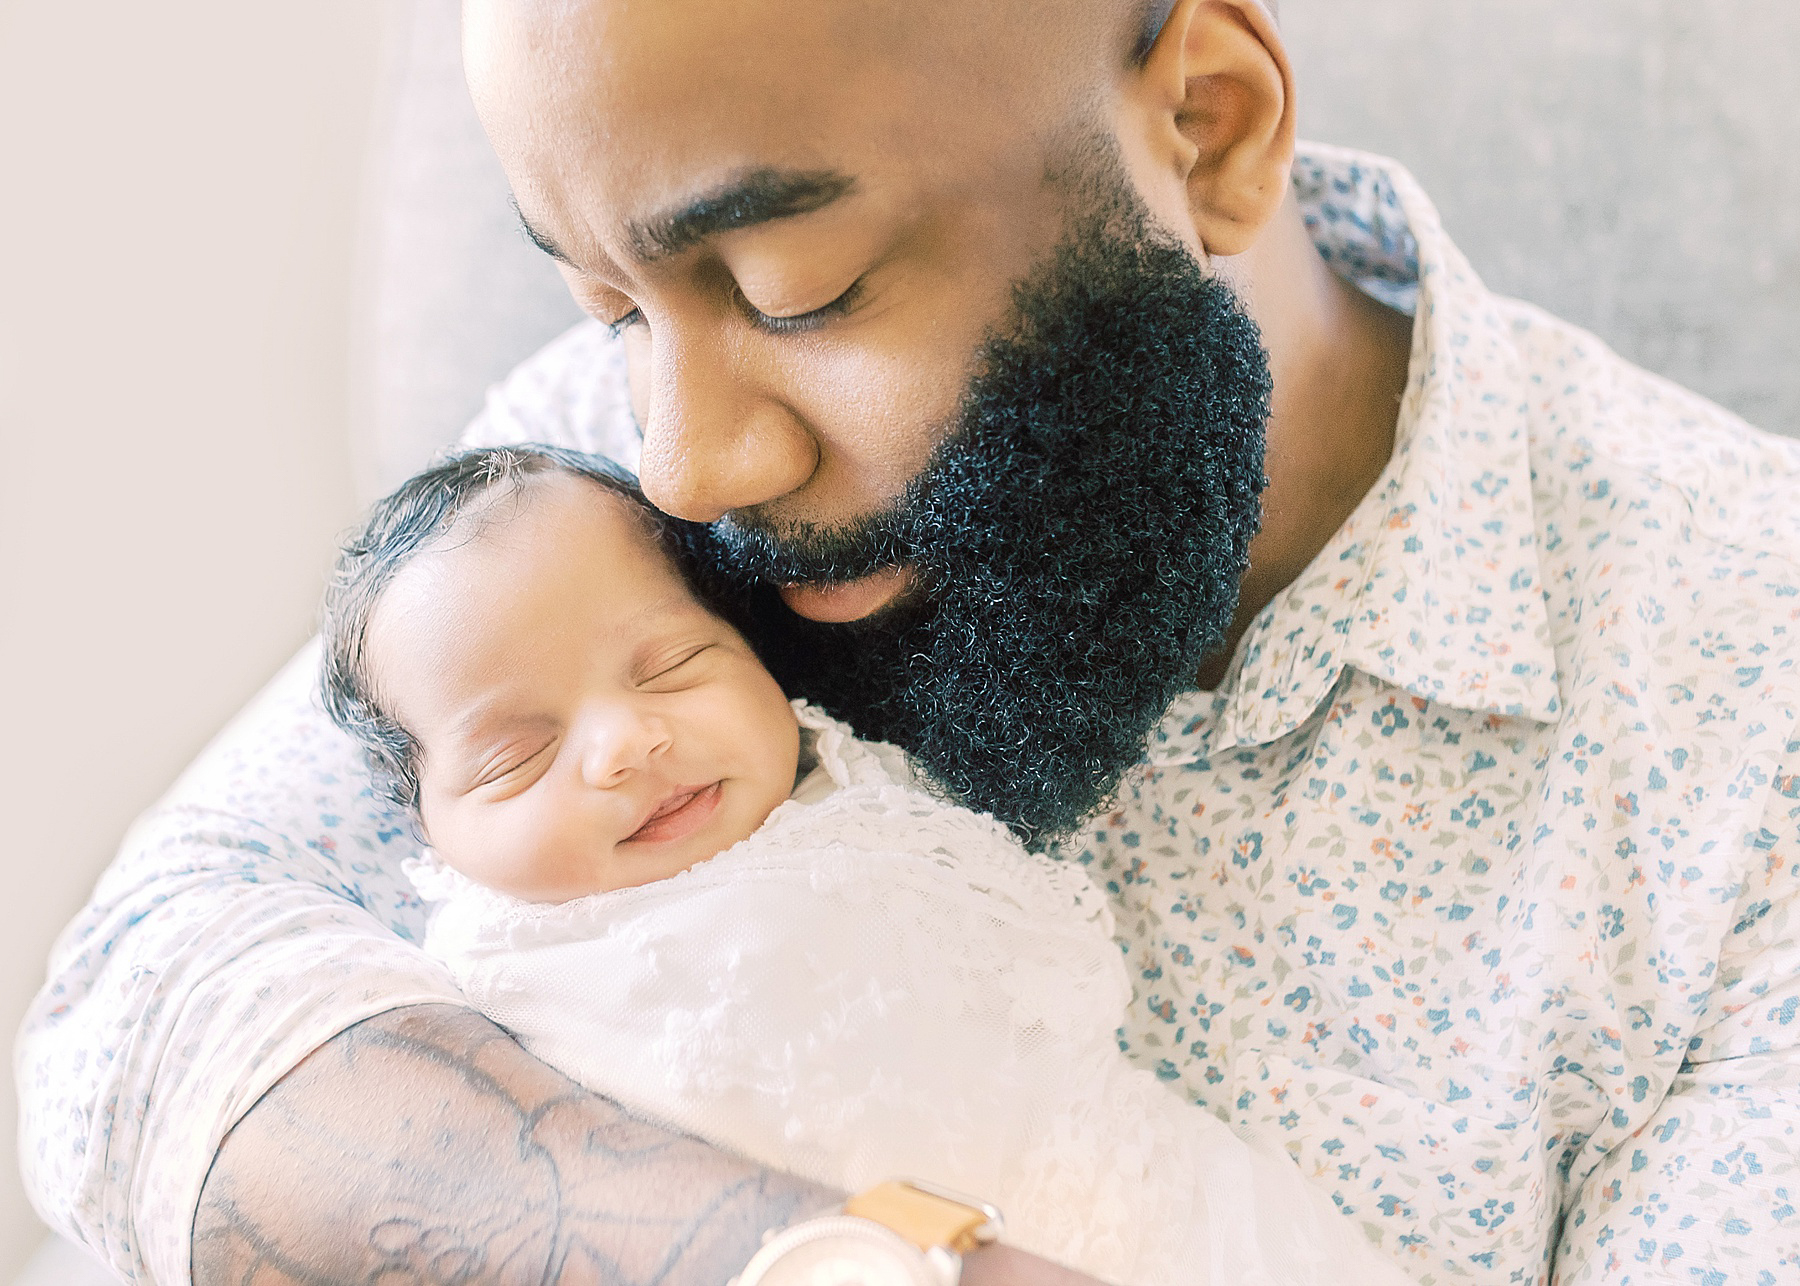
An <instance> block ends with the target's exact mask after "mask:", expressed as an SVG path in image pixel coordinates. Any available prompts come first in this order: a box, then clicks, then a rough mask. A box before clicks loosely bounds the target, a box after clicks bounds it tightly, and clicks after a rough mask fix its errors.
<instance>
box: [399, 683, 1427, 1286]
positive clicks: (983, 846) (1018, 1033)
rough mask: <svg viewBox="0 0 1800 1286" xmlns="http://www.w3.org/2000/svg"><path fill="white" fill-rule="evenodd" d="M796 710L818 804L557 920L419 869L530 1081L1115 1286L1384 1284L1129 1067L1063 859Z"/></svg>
mask: <svg viewBox="0 0 1800 1286" xmlns="http://www.w3.org/2000/svg"><path fill="white" fill-rule="evenodd" d="M795 708H796V710H797V711H799V713H800V716H801V722H802V724H803V725H804V726H806V727H808V728H809V729H811V730H812V731H813V733H814V734H815V738H816V739H815V742H814V746H815V751H816V753H817V755H818V758H819V760H820V766H821V769H822V770H823V771H824V772H826V773H828V774H829V776H830V778H831V781H832V782H833V783H835V786H836V789H835V790H832V791H831V792H830V793H828V794H826V795H825V796H824V797H823V798H822V799H818V800H817V802H812V803H803V802H800V801H799V800H789V801H788V802H786V803H784V804H783V805H781V807H779V808H777V809H776V810H775V812H774V813H773V814H771V815H770V817H769V819H768V821H767V822H766V823H764V825H763V826H762V828H761V829H759V830H758V831H757V832H756V834H755V835H753V836H751V837H750V838H749V839H747V840H744V841H743V842H742V843H739V844H737V845H734V846H733V847H732V848H730V849H728V850H726V851H725V852H723V853H721V854H719V855H718V856H717V857H714V858H713V859H711V860H710V861H707V862H704V863H702V864H700V865H698V866H696V867H694V868H692V869H691V870H688V871H686V872H684V873H682V874H680V875H677V876H675V877H674V878H672V879H668V880H662V881H659V882H657V883H654V884H649V885H644V886H642V887H639V888H632V889H622V890H619V891H617V892H613V893H601V894H595V895H592V896H589V897H584V898H579V899H576V900H574V901H571V902H565V903H561V904H556V905H546V904H537V903H527V902H521V901H518V900H516V899H514V898H511V897H507V896H505V895H503V894H499V893H495V892H492V891H490V890H487V889H484V888H481V887H480V886H477V885H475V884H474V883H472V882H471V881H469V880H467V879H465V878H464V877H462V876H460V875H458V874H456V873H455V872H453V871H450V870H448V869H447V868H444V867H443V866H441V865H438V864H436V863H434V862H431V861H430V860H427V861H425V862H422V863H419V864H416V865H415V867H414V869H413V877H414V881H415V883H417V884H418V886H419V888H420V891H421V893H422V894H423V895H424V896H425V897H426V898H427V899H429V900H432V901H439V902H441V903H442V905H441V907H439V908H438V909H437V911H436V913H435V915H434V917H433V919H432V922H431V927H430V930H429V934H428V937H427V942H426V946H427V949H428V950H430V951H431V952H432V953H433V954H434V955H436V956H438V957H439V958H441V959H442V960H444V961H445V962H446V963H447V964H448V965H449V967H450V969H451V970H452V972H453V973H454V974H455V976H456V978H457V980H458V982H459V983H460V984H461V986H462V988H463V990H464V991H465V992H466V993H467V994H468V997H469V999H470V1001H471V1002H472V1003H473V1004H474V1005H475V1006H476V1007H477V1008H479V1009H480V1010H481V1011H482V1012H484V1013H485V1014H487V1015H488V1016H489V1017H490V1018H492V1019H493V1020H494V1021H495V1022H497V1023H499V1024H501V1025H502V1026H504V1027H506V1028H508V1029H509V1030H510V1031H512V1032H513V1033H514V1034H515V1035H516V1036H517V1037H518V1038H519V1040H520V1041H521V1043H523V1044H524V1046H525V1047H526V1048H527V1049H529V1050H530V1051H531V1052H532V1053H533V1054H535V1055H536V1056H538V1057H539V1058H541V1059H543V1060H544V1061H545V1062H547V1063H549V1064H551V1065H552V1066H554V1067H556V1068H558V1069H560V1070H561V1071H562V1072H563V1073H565V1074H566V1075H568V1076H569V1077H571V1078H572V1079H574V1080H576V1081H579V1082H580V1083H581V1084H583V1085H585V1086H587V1087H589V1088H590V1089H593V1090H595V1091H597V1092H599V1093H601V1094H604V1095H606V1096H607V1097H609V1098H612V1099H614V1100H616V1101H618V1102H620V1103H623V1104H625V1105H627V1106H628V1107H630V1108H632V1109H633V1110H634V1111H637V1112H639V1113H640V1114H642V1115H645V1116H647V1117H649V1118H652V1119H656V1120H659V1121H662V1122H664V1123H666V1124H668V1125H670V1126H673V1127H675V1128H677V1129H680V1130H683V1131H686V1132H688V1133H692V1134H695V1135H698V1136H700V1137H702V1138H705V1139H707V1140H709V1141H711V1142H712V1143H714V1144H716V1145H718V1146H720V1147H723V1148H726V1149H728V1150H730V1151H732V1152H736V1153H738V1154H740V1155H743V1156H747V1157H750V1158H752V1159H754V1160H756V1161H759V1162H761V1163H763V1164H766V1165H769V1166H771V1167H774V1168H777V1169H780V1170H785V1171H787V1172H789V1173H794V1174H799V1175H802V1176H804V1177H806V1178H809V1179H813V1180H815V1181H818V1182H821V1183H825V1184H829V1185H832V1186H834V1187H837V1188H839V1189H842V1190H846V1191H854V1190H856V1189H858V1188H861V1187H865V1186H868V1185H870V1184H872V1183H876V1182H879V1181H881V1180H883V1179H888V1178H893V1177H897V1176H910V1177H914V1178H921V1179H927V1180H931V1181H935V1182H937V1183H940V1184H944V1185H946V1186H949V1187H952V1188H957V1189H960V1190H962V1191H966V1192H972V1193H976V1194H979V1195H980V1196H982V1197H983V1198H984V1199H987V1200H991V1201H993V1202H994V1203H995V1204H996V1205H998V1206H999V1207H1000V1208H1001V1209H1002V1210H1003V1211H1004V1212H1005V1214H1006V1217H1007V1239H1008V1240H1009V1241H1011V1242H1013V1243H1015V1244H1017V1245H1020V1246H1023V1247H1025V1248H1026V1249H1029V1250H1031V1251H1034V1252H1036V1253H1038V1254H1041V1255H1044V1256H1046V1257H1048V1258H1051V1259H1055V1260H1059V1261H1061V1262H1063V1263H1066V1264H1070V1265H1072V1266H1074V1267H1078V1268H1081V1269H1083V1270H1084V1271H1086V1272H1088V1273H1091V1274H1093V1275H1094V1276H1097V1277H1100V1278H1102V1279H1104V1280H1108V1281H1113V1282H1119V1283H1127V1284H1128V1286H1161V1284H1163V1283H1168V1284H1169V1286H1176V1284H1180V1286H1199V1284H1201V1283H1209V1282H1217V1283H1221V1286H1224V1284H1228V1283H1229V1284H1239V1283H1241V1284H1244V1286H1251V1284H1255V1283H1265V1282H1266V1283H1277V1282H1279V1283H1284V1284H1285V1283H1303V1282H1318V1283H1325V1282H1330V1283H1334V1284H1339V1283H1365V1282H1368V1283H1374V1282H1400V1281H1404V1278H1403V1277H1402V1276H1401V1275H1400V1273H1399V1270H1398V1269H1397V1268H1396V1267H1394V1266H1392V1265H1390V1264H1389V1263H1388V1262H1387V1261H1386V1260H1384V1259H1381V1258H1380V1257H1379V1256H1378V1255H1376V1254H1375V1252H1373V1251H1372V1250H1370V1249H1369V1248H1368V1247H1367V1246H1366V1245H1365V1244H1363V1243H1362V1242H1361V1240H1360V1238H1359V1237H1358V1236H1357V1234H1356V1233H1355V1231H1354V1229H1353V1228H1352V1227H1351V1225H1350V1223H1349V1221H1348V1220H1345V1219H1343V1218H1341V1217H1340V1216H1338V1215H1337V1213H1336V1212H1335V1211H1334V1210H1333V1209H1332V1208H1331V1206H1330V1204H1329V1202H1328V1201H1327V1200H1326V1199H1325V1197H1324V1196H1323V1194H1321V1193H1318V1192H1316V1191H1315V1190H1313V1189H1312V1188H1311V1187H1310V1186H1309V1185H1308V1184H1307V1183H1306V1182H1305V1180H1304V1179H1303V1178H1302V1177H1301V1175H1300V1174H1299V1172H1298V1171H1297V1170H1296V1169H1295V1168H1294V1167H1293V1165H1292V1164H1291V1163H1290V1162H1289V1161H1288V1159H1287V1158H1286V1157H1285V1156H1283V1155H1280V1154H1277V1153H1273V1152H1263V1151H1261V1150H1258V1149H1254V1148H1252V1147H1250V1146H1249V1145H1247V1144H1246V1143H1244V1142H1243V1141H1242V1140H1240V1139H1239V1138H1238V1137H1237V1136H1236V1135H1234V1134H1233V1133H1232V1132H1231V1130H1230V1129H1229V1128H1228V1127H1227V1126H1226V1125H1225V1124H1224V1123H1222V1122H1221V1121H1219V1120H1218V1119H1217V1118H1215V1117H1213V1116H1211V1115H1209V1114H1208V1113H1207V1112H1205V1111H1204V1110H1202V1109H1199V1108H1196V1107H1193V1106H1191V1105H1190V1104H1188V1103H1187V1102H1186V1101H1185V1100H1184V1099H1181V1098H1180V1097H1178V1096H1177V1095H1176V1094H1174V1093H1173V1092H1171V1091H1170V1090H1169V1089H1168V1088H1167V1087H1166V1086H1164V1085H1163V1084H1161V1083H1160V1082H1159V1081H1157V1079H1156V1078H1155V1077H1154V1076H1153V1075H1152V1074H1151V1073H1149V1072H1147V1071H1143V1070H1140V1069H1136V1068H1133V1067H1132V1066H1131V1065H1130V1064H1129V1063H1128V1062H1127V1061H1126V1059H1125V1057H1124V1055H1123V1054H1121V1053H1120V1051H1119V1048H1118V1043H1117V1039H1116V1035H1115V1033H1116V1031H1117V1029H1118V1025H1119V1022H1120V1019H1121V1016H1122V1015H1123V1013H1124V1010H1125V1006H1126V1004H1127V1002H1128V1001H1129V999H1130V990H1129V985H1128V983H1127V981H1126V977H1125V968H1124V963H1123V960H1122V958H1121V955H1120V952H1119V949H1118V947H1117V946H1116V945H1115V944H1114V942H1113V940H1112V918H1111V915H1110V913H1109V911H1108V910H1107V907H1106V903H1105V900H1104V898H1103V896H1102V895H1101V894H1100V892H1099V891H1098V890H1097V889H1095V888H1094V886H1093V885H1092V883H1091V882H1090V881H1089V880H1088V878H1087V876H1086V874H1085V873H1084V872H1083V871H1082V870H1081V869H1080V868H1078V867H1070V866H1065V865H1063V864H1060V863H1057V862H1055V861H1053V860H1051V859H1049V858H1044V857H1039V856H1036V855H1032V854H1029V853H1027V852H1026V851H1025V850H1024V849H1023V848H1022V847H1021V846H1020V845H1019V844H1018V843H1017V841H1015V840H1014V839H1013V838H1012V836H1011V835H1010V834H1009V833H1008V832H1007V831H1006V830H1005V828H1003V827H1002V826H1000V825H999V824H998V823H997V822H995V821H993V820H992V819H991V818H987V817H983V816H979V815H977V814H975V813H972V812H969V811H968V810H966V809H962V808H956V807H953V806H950V805H947V804H944V803H942V802H940V801H938V800H935V799H933V798H932V797H930V796H929V795H927V794H925V793H923V792H922V791H920V790H918V789H916V788H913V787H912V786H911V785H910V784H908V783H907V782H906V781H905V780H904V776H905V774H904V769H903V768H901V767H899V765H900V763H901V759H900V756H899V754H898V752H897V751H893V750H892V748H891V747H874V746H871V745H869V744H867V743H864V742H859V741H857V740H856V739H855V738H854V737H852V736H850V735H849V733H848V730H847V729H845V728H844V727H843V726H842V725H840V724H837V723H834V722H833V721H831V720H830V719H827V718H825V717H824V716H822V715H820V714H818V713H817V712H816V711H813V710H811V709H810V708H808V707H805V706H804V705H802V704H801V703H796V707H795ZM816 793H817V792H815V791H802V792H801V794H802V796H803V797H812V796H813V795H815V794H816Z"/></svg>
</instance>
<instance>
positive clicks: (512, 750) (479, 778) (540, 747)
mask: <svg viewBox="0 0 1800 1286" xmlns="http://www.w3.org/2000/svg"><path fill="white" fill-rule="evenodd" d="M556 744H557V743H556V741H555V740H554V739H551V740H547V741H535V740H534V741H530V742H524V743H520V744H517V745H509V746H505V747H503V748H501V749H500V750H497V751H496V752H495V753H494V754H493V755H492V756H491V757H489V759H488V760H487V761H486V762H485V763H483V764H482V765H481V767H480V768H478V769H477V770H476V772H475V773H474V775H473V778H472V779H471V781H470V783H469V789H470V790H471V791H475V790H481V789H483V788H485V787H490V786H491V787H499V788H501V789H502V790H503V791H505V792H513V793H516V792H517V791H519V790H523V789H524V788H525V787H526V786H529V785H530V784H531V783H532V782H533V781H535V780H536V779H537V778H538V777H539V776H541V775H542V773H543V769H544V767H545V765H547V764H548V763H549V762H550V760H551V758H552V757H553V755H554V752H555V750H556ZM500 797H501V798H505V794H502V795H501V796H500Z"/></svg>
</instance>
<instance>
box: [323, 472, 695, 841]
mask: <svg viewBox="0 0 1800 1286" xmlns="http://www.w3.org/2000/svg"><path fill="white" fill-rule="evenodd" d="M549 475H563V476H572V477H577V478H585V479H587V480H588V481H590V482H592V483H594V484H595V485H596V486H599V487H601V488H603V489H605V490H607V491H610V492H612V493H613V494H615V495H618V496H621V497H623V498H625V499H626V500H629V501H630V502H631V503H632V504H634V505H636V506H638V507H639V508H640V509H642V510H643V512H644V514H645V515H646V517H647V518H648V519H649V520H650V522H651V523H652V524H653V529H654V530H655V532H656V533H657V536H658V538H659V539H661V540H662V541H663V543H664V544H665V545H666V546H667V548H668V549H669V552H670V555H671V556H672V557H675V558H677V559H678V561H679V559H680V552H681V551H680V538H679V533H678V532H677V530H676V528H675V526H674V525H673V524H671V523H670V522H669V520H668V519H666V518H664V516H663V515H662V514H660V513H658V512H657V510H656V509H655V508H653V507H652V506H651V504H650V502H649V501H648V500H646V499H644V493H643V492H641V491H639V490H638V485H637V479H635V478H633V477H632V476H631V474H630V473H628V472H626V471H625V470H624V469H622V468H620V467H619V466H618V465H616V464H614V463H613V462H612V461H610V460H607V459H605V458H603V457H601V456H595V455H584V454H583V453H581V452H579V451H570V450H567V449H565V448H562V447H551V446H539V445H537V444H535V443H531V444H526V445H522V446H507V447H478V448H475V449H472V450H465V451H458V452H455V453H454V454H451V455H448V456H445V457H444V458H443V459H441V460H439V461H438V462H437V463H435V464H433V465H431V466H430V467H429V468H427V469H425V470H424V471H422V472H420V473H417V474H414V475H413V476H412V477H411V478H408V479H407V480H406V481H405V482H404V483H402V484H401V485H400V487H399V489H398V490H396V491H395V492H394V493H393V494H391V495H389V496H386V497H384V498H383V499H381V500H378V501H376V503H375V506H374V508H372V509H371V510H370V511H369V515H368V517H367V518H366V519H364V521H363V525H362V526H361V527H360V528H359V529H358V530H357V531H356V532H355V534H354V535H352V536H351V537H350V538H349V539H348V540H346V541H345V542H344V546H343V549H342V550H341V551H340V552H339V554H338V559H337V565H336V566H335V567H334V568H333V569H332V574H331V581H330V584H329V586H328V587H327V589H326V591H325V611H324V623H323V626H322V628H321V630H320V635H321V640H320V641H321V643H322V652H323V654H322V656H321V658H320V664H319V690H320V696H321V698H322V700H323V702H324V705H325V712H326V713H327V714H329V715H330V716H331V720H332V722H333V723H335V724H337V726H338V727H340V728H342V729H343V730H344V731H345V732H347V733H349V734H350V735H351V736H352V737H354V738H355V739H356V741H357V743H358V744H359V745H361V747H362V749H363V751H364V753H365V754H366V755H367V757H368V761H369V768H370V772H371V774H372V775H373V777H374V779H375V784H376V786H377V788H378V789H380V790H381V791H382V792H383V793H384V794H386V795H387V796H388V798H389V799H391V800H392V801H393V802H394V803H395V804H397V805H398V806H399V807H401V808H405V809H408V810H411V811H414V812H416V811H417V809H418V805H419V762H418V755H419V747H418V743H417V741H415V740H414V738H413V735H412V733H411V732H409V731H408V730H407V729H406V728H405V727H404V726H403V725H402V724H401V723H400V721H399V720H397V719H395V718H394V717H393V715H391V714H390V713H389V712H388V711H387V710H386V709H384V708H383V706H382V704H381V700H380V696H379V694H378V693H377V692H376V691H375V689H374V686H373V682H372V677H371V675H370V673H369V668H368V658H367V655H366V652H365V641H366V637H367V634H368V629H369V618H370V616H371V615H372V614H373V613H374V610H375V604H376V603H377V602H378V601H380V598H381V593H382V591H383V590H384V589H386V588H387V586H388V584H389V583H390V582H391V581H392V580H393V579H394V577H395V576H397V575H398V574H399V573H400V571H401V569H402V568H404V567H405V566H406V565H407V564H408V563H410V562H411V561H412V560H413V559H414V558H415V557H416V556H417V555H419V554H420V553H422V552H425V551H426V550H428V549H431V548H433V547H434V546H436V545H438V544H439V543H440V542H441V541H442V540H443V539H444V538H445V537H446V536H449V535H450V534H451V533H453V532H456V531H458V530H461V529H465V528H468V527H471V526H474V525H478V524H480V523H482V522H485V521H486V520H487V519H488V517H489V516H490V513H491V511H492V508H493V505H494V504H495V502H497V501H500V500H504V499H505V498H507V497H508V496H511V497H515V498H521V497H522V496H523V493H524V492H525V491H526V490H527V489H528V488H529V487H530V485H531V481H532V479H534V478H540V477H545V476H549Z"/></svg>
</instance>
